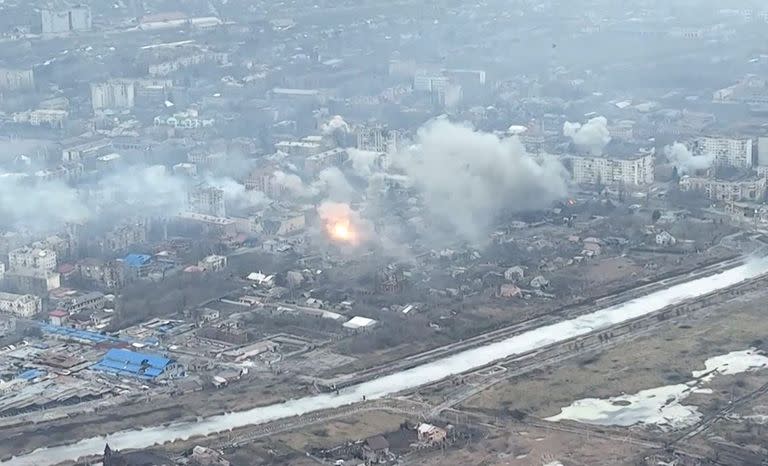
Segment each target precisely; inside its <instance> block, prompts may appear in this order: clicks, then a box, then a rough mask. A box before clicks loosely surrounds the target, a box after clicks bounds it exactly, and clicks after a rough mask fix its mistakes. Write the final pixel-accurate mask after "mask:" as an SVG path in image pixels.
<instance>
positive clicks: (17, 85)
mask: <svg viewBox="0 0 768 466" xmlns="http://www.w3.org/2000/svg"><path fill="white" fill-rule="evenodd" d="M34 87H35V79H34V75H33V72H32V69H28V70H27V69H9V68H0V92H5V91H25V90H30V89H34Z"/></svg>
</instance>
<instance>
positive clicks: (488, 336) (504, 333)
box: [305, 256, 744, 392]
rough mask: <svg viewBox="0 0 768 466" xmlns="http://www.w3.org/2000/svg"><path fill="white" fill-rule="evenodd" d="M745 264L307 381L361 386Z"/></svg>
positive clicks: (721, 264) (671, 279) (658, 281)
mask: <svg viewBox="0 0 768 466" xmlns="http://www.w3.org/2000/svg"><path fill="white" fill-rule="evenodd" d="M743 263H744V259H743V258H742V257H740V256H731V257H728V258H725V259H721V260H716V261H710V262H708V263H705V265H703V266H701V267H698V268H696V269H693V270H688V271H685V272H682V273H677V274H665V275H662V276H660V277H656V278H655V279H653V280H647V281H646V282H645V283H643V284H641V285H639V286H627V287H625V288H624V289H622V290H619V291H618V292H613V293H610V294H605V295H602V296H597V297H593V298H586V299H582V300H579V301H577V302H574V303H571V304H568V305H565V306H563V307H561V308H559V309H557V310H556V311H554V312H551V313H548V314H546V315H543V316H538V317H534V318H531V319H527V320H525V321H522V322H519V323H516V324H512V325H507V326H504V327H501V328H498V329H495V330H491V331H489V332H486V333H483V334H481V335H477V336H475V337H472V338H468V339H466V340H463V341H459V342H456V343H451V344H449V345H445V346H441V347H439V348H435V349H433V350H429V351H425V352H422V353H419V354H415V355H412V356H408V357H405V358H402V359H400V360H398V361H395V362H393V363H391V364H387V365H383V366H377V367H373V368H370V369H366V370H363V371H358V372H355V373H352V374H345V375H340V376H337V377H333V378H330V379H321V378H316V377H313V378H305V380H306V381H307V382H308V383H311V384H313V385H314V386H315V387H317V388H318V389H319V390H320V391H325V392H331V391H335V390H339V389H342V388H345V387H349V386H352V385H358V384H360V383H363V382H366V381H368V380H371V379H374V378H377V377H381V376H384V375H387V374H390V373H394V372H398V371H403V370H407V369H410V368H412V367H416V366H419V365H422V364H425V363H428V362H430V361H433V360H435V359H439V358H444V357H446V356H450V355H451V354H455V353H458V352H460V351H465V350H468V349H472V348H477V347H480V346H484V345H487V344H489V343H493V342H496V341H501V340H505V339H507V338H510V337H512V336H515V335H517V334H520V333H523V332H526V331H528V330H531V329H533V328H537V327H543V326H545V325H550V324H553V323H556V322H559V321H561V320H567V319H572V318H575V317H579V316H581V315H584V314H588V313H590V312H593V311H594V310H595V308H596V307H598V308H599V307H609V306H613V305H616V304H620V303H623V302H627V301H631V300H633V299H636V298H639V297H642V296H644V295H646V294H649V293H651V292H653V291H656V290H659V289H663V288H667V287H670V286H673V285H676V284H679V283H683V282H686V281H690V280H693V279H696V278H701V277H705V276H708V275H713V274H715V273H718V272H720V271H723V270H726V269H729V268H731V267H735V266H738V265H740V264H743Z"/></svg>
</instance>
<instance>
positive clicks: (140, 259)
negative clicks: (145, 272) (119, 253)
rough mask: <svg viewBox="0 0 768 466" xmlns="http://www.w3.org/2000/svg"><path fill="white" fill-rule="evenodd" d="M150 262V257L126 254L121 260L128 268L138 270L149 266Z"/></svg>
mask: <svg viewBox="0 0 768 466" xmlns="http://www.w3.org/2000/svg"><path fill="white" fill-rule="evenodd" d="M151 260H152V256H148V255H146V254H128V255H127V256H125V258H123V261H124V262H125V263H126V264H128V266H129V267H134V268H139V267H142V266H145V265H147V264H149V262H150V261H151Z"/></svg>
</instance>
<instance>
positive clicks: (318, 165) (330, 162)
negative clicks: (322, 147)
mask: <svg viewBox="0 0 768 466" xmlns="http://www.w3.org/2000/svg"><path fill="white" fill-rule="evenodd" d="M348 159H349V154H348V153H347V151H346V149H331V150H327V151H325V152H321V153H319V154H315V155H310V156H309V157H307V158H306V159H305V160H304V171H305V172H306V173H307V174H310V175H312V176H315V175H317V174H318V173H320V172H321V171H323V170H325V169H326V168H330V167H339V166H341V165H342V164H343V163H344V162H346V161H347V160H348Z"/></svg>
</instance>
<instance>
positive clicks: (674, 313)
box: [217, 274, 768, 455]
mask: <svg viewBox="0 0 768 466" xmlns="http://www.w3.org/2000/svg"><path fill="white" fill-rule="evenodd" d="M766 281H768V274H765V275H761V276H758V277H755V278H752V279H749V280H746V281H744V282H742V283H739V284H737V285H734V286H732V287H729V288H726V289H722V290H718V291H715V292H712V293H709V294H706V295H702V296H700V297H698V298H694V299H691V300H687V301H684V302H682V303H678V304H674V305H671V306H667V307H665V308H663V309H660V310H659V311H657V312H654V313H651V314H647V315H644V316H642V317H639V318H637V319H632V320H630V321H626V322H623V323H621V324H618V325H615V326H612V327H609V328H606V329H601V330H600V331H596V332H593V333H591V334H588V335H584V336H581V337H577V338H573V339H569V340H565V341H563V342H561V343H558V344H555V345H551V346H549V347H545V348H541V349H539V350H535V351H532V352H529V353H525V354H521V355H516V356H513V357H510V358H507V359H504V360H501V361H496V362H494V363H492V364H490V365H488V366H485V367H482V368H479V369H476V370H474V371H472V372H470V373H467V374H463V375H461V376H457V377H458V378H459V379H460V380H467V379H472V380H473V382H472V383H470V384H464V383H460V384H459V385H458V386H457V387H456V389H455V390H454V391H453V393H452V394H451V395H450V396H448V397H447V398H446V399H445V400H444V401H443V402H442V403H440V404H438V405H431V404H429V403H425V402H421V401H416V400H413V399H407V398H404V397H407V396H410V395H414V394H416V393H418V392H424V391H427V390H430V389H436V388H441V387H444V386H449V387H451V386H453V385H452V384H453V382H452V381H454V380H455V379H456V378H457V377H452V378H449V379H446V380H442V381H440V382H436V383H434V384H431V385H427V386H424V387H420V388H418V389H413V390H408V391H405V392H401V393H400V394H398V396H397V397H391V398H385V399H379V400H371V401H367V402H366V401H363V402H360V403H356V404H353V405H349V406H345V407H340V408H336V409H332V410H327V411H321V412H315V413H312V414H308V415H303V416H295V417H292V418H288V419H282V420H277V421H273V422H270V423H266V424H263V425H259V426H251V427H247V428H244V429H243V432H242V433H240V434H236V433H235V434H229V435H228V436H227V438H226V439H224V440H222V441H220V442H219V443H217V446H218V447H220V448H231V447H236V446H239V445H243V444H246V443H249V442H252V441H254V440H257V439H259V438H263V437H267V436H269V435H272V434H276V433H281V432H287V431H290V430H295V429H300V428H303V427H306V426H309V425H313V424H319V423H324V422H329V421H332V420H334V419H340V418H344V417H348V416H351V415H354V414H359V413H363V412H374V411H387V412H394V413H399V414H403V415H406V416H410V417H415V418H421V419H440V418H442V419H445V420H448V421H450V422H456V421H457V420H460V419H463V420H465V421H468V422H472V423H474V424H478V425H484V426H487V427H497V428H499V427H501V426H504V427H507V428H508V427H509V423H510V422H512V423H517V424H525V425H534V426H536V427H539V428H544V429H548V430H555V431H562V432H569V433H579V434H584V433H585V432H588V433H589V435H599V436H601V437H604V438H606V439H611V440H617V441H622V442H630V443H633V444H636V445H638V446H642V447H646V448H652V449H659V450H661V449H669V448H671V447H672V446H673V445H674V444H680V443H682V442H683V440H685V439H688V438H691V437H693V436H695V435H697V434H698V433H700V432H703V431H704V430H706V429H707V428H709V427H710V426H711V425H712V424H714V422H716V420H717V419H720V418H722V417H724V416H726V415H728V414H729V413H730V412H732V411H733V410H735V409H736V407H738V406H739V405H741V404H744V403H746V402H748V401H749V400H751V399H754V398H756V397H758V396H761V395H762V394H764V393H768V384H766V385H765V386H763V387H761V388H760V389H758V390H756V391H754V392H752V393H750V394H749V395H747V396H745V397H742V398H741V399H739V400H737V401H736V402H734V403H733V405H732V406H729V407H728V408H726V409H725V410H723V411H721V412H720V413H718V414H717V415H716V416H714V417H711V418H708V419H707V420H705V421H702V422H701V423H699V424H697V425H696V426H693V427H692V428H690V429H689V430H687V431H686V432H685V433H684V434H683V435H681V436H680V437H679V438H677V439H676V440H675V441H674V442H672V443H669V442H658V441H653V440H649V439H645V438H640V437H632V436H628V435H626V434H625V433H622V432H619V431H616V432H610V429H606V428H600V429H596V428H592V427H587V426H579V425H571V423H551V422H546V421H542V420H540V419H536V418H526V419H525V420H524V421H504V420H500V419H499V418H494V417H491V416H487V415H484V414H481V413H475V412H467V411H463V410H460V409H457V406H458V405H460V404H461V403H462V402H463V401H465V400H466V399H468V398H471V397H472V396H474V395H476V394H478V393H480V392H482V391H484V390H487V389H488V388H490V387H492V386H493V385H496V384H498V383H500V382H503V381H505V380H509V379H512V378H514V377H518V376H520V375H524V374H526V373H529V372H531V371H535V370H538V369H541V368H543V367H547V366H552V365H555V364H559V363H562V362H564V361H566V360H568V359H571V358H574V357H577V356H583V355H586V354H590V353H595V352H599V351H603V350H605V349H607V348H609V347H611V346H614V345H616V344H619V343H623V342H626V341H630V340H631V339H634V338H638V337H640V336H642V335H645V334H648V333H650V332H652V331H653V330H655V329H658V328H660V327H662V326H664V325H667V324H668V323H669V321H670V320H671V319H675V318H681V317H685V316H687V315H691V314H693V313H695V312H697V311H701V310H704V309H707V308H710V307H712V306H716V305H718V304H723V303H725V302H728V301H730V300H732V299H733V298H735V297H737V296H741V295H743V294H745V293H748V292H750V291H753V290H756V289H759V288H761V287H763V286H764V285H765V283H766ZM678 448H682V446H681V445H678ZM681 451H682V450H681ZM687 454H689V455H690V453H687Z"/></svg>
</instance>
